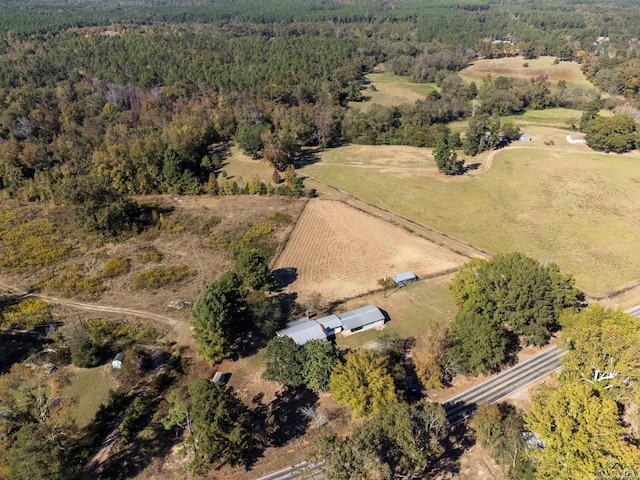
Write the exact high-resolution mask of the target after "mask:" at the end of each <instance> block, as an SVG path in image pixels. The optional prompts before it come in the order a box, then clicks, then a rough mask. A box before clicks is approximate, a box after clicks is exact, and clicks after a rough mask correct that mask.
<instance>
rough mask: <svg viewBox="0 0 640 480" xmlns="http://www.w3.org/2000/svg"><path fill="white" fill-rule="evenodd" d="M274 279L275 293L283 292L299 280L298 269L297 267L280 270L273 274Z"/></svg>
mask: <svg viewBox="0 0 640 480" xmlns="http://www.w3.org/2000/svg"><path fill="white" fill-rule="evenodd" d="M271 276H272V277H273V284H274V285H273V291H275V292H282V290H284V289H285V288H286V287H288V286H289V285H291V284H292V283H293V282H295V281H296V279H297V278H298V269H297V268H296V267H285V268H278V269H276V270H274V271H273V272H271Z"/></svg>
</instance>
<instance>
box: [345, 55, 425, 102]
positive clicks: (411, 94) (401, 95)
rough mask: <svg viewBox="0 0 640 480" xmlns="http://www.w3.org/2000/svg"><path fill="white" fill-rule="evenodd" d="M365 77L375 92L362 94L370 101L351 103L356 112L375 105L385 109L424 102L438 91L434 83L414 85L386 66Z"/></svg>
mask: <svg viewBox="0 0 640 480" xmlns="http://www.w3.org/2000/svg"><path fill="white" fill-rule="evenodd" d="M365 77H366V78H367V80H369V82H370V83H371V85H372V86H374V87H375V90H372V89H367V90H364V91H363V92H362V94H363V95H364V96H365V97H369V100H366V101H364V102H350V103H349V106H350V107H352V108H355V109H356V110H366V109H367V108H368V107H369V105H373V104H376V105H382V106H384V107H395V106H398V105H403V104H406V103H409V104H413V103H415V102H416V101H417V100H424V98H425V97H426V96H427V94H428V93H429V92H431V91H433V90H437V87H436V86H435V84H433V83H412V82H410V81H409V77H407V76H403V75H394V74H393V73H391V72H387V71H386V70H385V66H384V65H379V66H378V67H377V71H376V72H374V73H370V74H368V75H365Z"/></svg>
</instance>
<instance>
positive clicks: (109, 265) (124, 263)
mask: <svg viewBox="0 0 640 480" xmlns="http://www.w3.org/2000/svg"><path fill="white" fill-rule="evenodd" d="M130 269H131V260H129V259H128V258H123V257H113V258H110V259H109V260H107V261H106V262H104V265H102V276H103V277H106V278H113V277H119V276H120V275H125V274H127V273H129V270H130Z"/></svg>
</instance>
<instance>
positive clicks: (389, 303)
mask: <svg viewBox="0 0 640 480" xmlns="http://www.w3.org/2000/svg"><path fill="white" fill-rule="evenodd" d="M449 280H451V275H447V276H443V277H438V278H433V279H428V280H422V281H419V282H416V283H412V284H409V285H407V286H406V287H403V288H400V289H395V290H392V289H390V290H388V291H387V293H386V296H385V293H384V292H382V291H381V292H376V293H372V294H369V295H365V296H363V297H359V298H357V299H356V300H350V301H348V302H346V303H344V304H343V305H341V309H339V311H338V312H337V313H340V312H341V311H348V310H352V309H354V308H358V307H361V306H364V305H368V304H373V305H376V306H377V307H379V308H381V309H382V310H384V311H385V312H387V313H388V314H389V318H390V321H389V322H387V323H386V324H385V326H384V328H383V329H381V330H376V329H371V330H366V331H364V332H358V333H356V334H352V335H349V336H343V335H338V336H337V337H336V342H337V344H338V346H339V347H340V348H350V347H351V348H357V347H361V346H363V345H365V344H367V343H370V342H375V341H378V340H379V339H380V338H381V336H382V335H391V336H398V337H400V338H407V337H414V338H415V339H416V340H417V341H419V342H421V341H425V339H424V338H423V337H422V336H421V335H422V334H423V333H424V331H425V327H426V325H427V324H428V323H432V322H435V323H437V324H440V325H445V326H446V325H449V323H451V321H452V320H453V317H454V315H455V312H456V307H455V305H454V304H453V302H452V301H451V296H450V295H449V290H448V288H447V282H448V281H449Z"/></svg>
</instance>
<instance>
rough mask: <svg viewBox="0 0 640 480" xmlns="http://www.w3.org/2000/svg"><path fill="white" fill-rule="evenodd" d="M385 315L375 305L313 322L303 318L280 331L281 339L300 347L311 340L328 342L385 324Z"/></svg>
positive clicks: (278, 333)
mask: <svg viewBox="0 0 640 480" xmlns="http://www.w3.org/2000/svg"><path fill="white" fill-rule="evenodd" d="M384 320H385V317H384V314H383V313H382V311H381V310H380V309H379V308H378V307H375V306H373V305H366V306H364V307H360V308H356V309H355V310H351V311H349V312H345V313H341V314H339V315H329V316H328V317H323V318H319V319H317V320H312V319H310V318H309V317H303V318H300V319H298V320H295V321H293V322H289V323H288V324H287V328H284V329H282V330H279V331H278V332H276V334H277V335H278V336H279V337H284V336H287V337H291V338H292V339H293V340H294V341H295V342H296V343H297V344H298V345H304V344H305V343H307V342H308V341H309V340H327V338H328V337H332V336H334V335H335V334H336V333H340V332H342V331H348V332H359V331H360V330H368V329H369V328H373V327H377V326H380V325H383V324H384Z"/></svg>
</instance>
